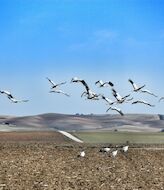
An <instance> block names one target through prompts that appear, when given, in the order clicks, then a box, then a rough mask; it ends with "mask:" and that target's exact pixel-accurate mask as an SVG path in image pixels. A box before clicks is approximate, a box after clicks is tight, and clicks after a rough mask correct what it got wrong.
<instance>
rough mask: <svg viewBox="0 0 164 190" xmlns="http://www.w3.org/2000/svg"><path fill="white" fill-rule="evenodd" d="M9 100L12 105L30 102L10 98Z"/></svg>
mask: <svg viewBox="0 0 164 190" xmlns="http://www.w3.org/2000/svg"><path fill="white" fill-rule="evenodd" d="M9 100H11V102H12V103H20V102H28V101H29V100H17V99H15V98H9Z"/></svg>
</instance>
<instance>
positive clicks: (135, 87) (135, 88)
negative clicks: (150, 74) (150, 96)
mask: <svg viewBox="0 0 164 190" xmlns="http://www.w3.org/2000/svg"><path fill="white" fill-rule="evenodd" d="M128 81H129V82H130V83H131V84H132V86H133V89H134V90H133V91H134V92H138V91H140V90H141V89H142V88H144V87H145V85H143V86H137V85H136V84H135V83H134V82H133V81H132V80H131V79H129V80H128Z"/></svg>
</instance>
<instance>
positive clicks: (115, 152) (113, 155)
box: [111, 150, 118, 158]
mask: <svg viewBox="0 0 164 190" xmlns="http://www.w3.org/2000/svg"><path fill="white" fill-rule="evenodd" d="M117 153H118V150H114V151H113V152H112V153H111V154H112V157H113V158H115V157H116V156H117Z"/></svg>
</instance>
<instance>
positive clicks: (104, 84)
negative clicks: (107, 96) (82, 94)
mask: <svg viewBox="0 0 164 190" xmlns="http://www.w3.org/2000/svg"><path fill="white" fill-rule="evenodd" d="M95 85H99V87H100V88H101V87H107V86H112V87H113V86H114V84H113V83H112V82H110V81H109V82H103V81H102V80H98V81H96V82H95Z"/></svg>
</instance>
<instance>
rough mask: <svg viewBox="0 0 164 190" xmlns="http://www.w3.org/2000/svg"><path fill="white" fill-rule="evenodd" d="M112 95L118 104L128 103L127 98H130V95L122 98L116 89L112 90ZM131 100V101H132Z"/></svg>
mask: <svg viewBox="0 0 164 190" xmlns="http://www.w3.org/2000/svg"><path fill="white" fill-rule="evenodd" d="M112 95H113V96H114V97H115V98H116V100H117V103H119V104H122V103H123V102H126V101H127V98H128V97H129V96H130V94H128V95H126V96H124V97H122V96H121V95H120V94H119V93H118V92H117V91H116V90H115V89H113V88H112ZM130 100H131V99H129V101H130Z"/></svg>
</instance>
